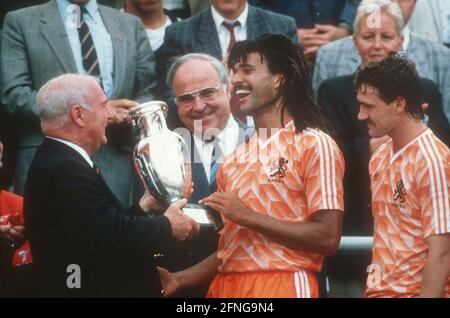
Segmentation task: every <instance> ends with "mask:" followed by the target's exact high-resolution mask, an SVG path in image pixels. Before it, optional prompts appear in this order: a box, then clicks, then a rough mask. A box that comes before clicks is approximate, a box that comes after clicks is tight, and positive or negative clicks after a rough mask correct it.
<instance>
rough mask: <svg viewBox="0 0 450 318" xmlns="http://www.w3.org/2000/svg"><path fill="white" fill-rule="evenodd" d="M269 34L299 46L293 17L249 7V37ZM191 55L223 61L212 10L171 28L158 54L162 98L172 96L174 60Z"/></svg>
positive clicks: (156, 53)
mask: <svg viewBox="0 0 450 318" xmlns="http://www.w3.org/2000/svg"><path fill="white" fill-rule="evenodd" d="M265 33H280V34H285V35H286V36H288V37H289V38H290V39H292V41H294V42H296V43H298V37H297V27H296V24H295V20H294V19H293V18H291V17H288V16H285V15H281V14H277V13H273V12H269V11H266V10H262V9H259V8H256V7H253V6H249V9H248V18H247V38H248V39H254V38H257V37H259V36H261V35H263V34H265ZM188 53H205V54H209V55H211V56H214V57H215V58H217V59H219V60H222V52H221V50H220V42H219V35H218V33H217V30H216V26H215V24H214V20H213V17H212V13H211V10H210V9H207V10H205V11H203V12H201V13H199V14H197V15H195V16H192V17H190V18H189V19H186V20H184V21H180V22H178V23H174V24H172V25H170V26H169V27H167V29H166V34H165V36H164V44H163V45H162V46H161V47H160V48H159V49H158V50H157V51H156V52H155V55H156V61H157V74H158V78H159V84H160V96H161V97H163V98H167V97H168V96H169V93H168V92H169V89H168V87H167V86H166V85H165V84H166V83H165V81H166V76H167V74H166V73H167V69H168V67H169V65H170V63H171V60H172V59H173V58H174V57H177V56H181V55H184V54H188Z"/></svg>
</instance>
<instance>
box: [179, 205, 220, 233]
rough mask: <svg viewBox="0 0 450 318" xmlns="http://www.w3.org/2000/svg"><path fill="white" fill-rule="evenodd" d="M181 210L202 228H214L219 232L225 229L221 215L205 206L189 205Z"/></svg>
mask: <svg viewBox="0 0 450 318" xmlns="http://www.w3.org/2000/svg"><path fill="white" fill-rule="evenodd" d="M181 210H182V211H183V213H185V214H186V215H188V216H190V217H191V218H193V219H194V220H195V222H197V223H198V224H200V227H205V228H214V229H215V230H217V231H218V230H220V229H221V228H222V227H223V222H222V218H221V216H220V213H219V212H217V211H215V210H213V209H211V208H209V207H207V206H205V205H202V204H195V203H188V204H186V206H185V207H184V208H182V209H181Z"/></svg>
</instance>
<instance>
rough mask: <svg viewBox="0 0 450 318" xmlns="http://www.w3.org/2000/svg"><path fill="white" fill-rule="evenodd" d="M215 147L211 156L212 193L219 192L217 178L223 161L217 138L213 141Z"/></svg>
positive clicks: (210, 185)
mask: <svg viewBox="0 0 450 318" xmlns="http://www.w3.org/2000/svg"><path fill="white" fill-rule="evenodd" d="M213 145H214V148H213V151H212V154H211V169H210V173H209V188H210V190H211V192H215V191H216V190H217V183H216V176H217V171H218V170H219V165H220V160H221V159H222V149H221V147H220V144H219V140H218V139H217V138H216V140H215V141H213Z"/></svg>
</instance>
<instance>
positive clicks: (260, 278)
mask: <svg viewBox="0 0 450 318" xmlns="http://www.w3.org/2000/svg"><path fill="white" fill-rule="evenodd" d="M206 297H208V298H317V297H319V289H318V286H317V280H316V275H315V274H314V273H313V272H310V271H305V270H301V271H298V272H287V271H264V272H248V273H219V274H218V275H216V277H215V278H214V280H213V281H212V283H211V286H210V287H209V290H208V294H207V295H206Z"/></svg>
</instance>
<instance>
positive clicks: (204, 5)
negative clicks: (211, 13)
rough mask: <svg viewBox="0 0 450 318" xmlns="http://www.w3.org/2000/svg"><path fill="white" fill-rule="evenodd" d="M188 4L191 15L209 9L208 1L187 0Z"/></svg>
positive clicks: (209, 2) (209, 3)
mask: <svg viewBox="0 0 450 318" xmlns="http://www.w3.org/2000/svg"><path fill="white" fill-rule="evenodd" d="M188 2H189V7H190V8H191V15H195V14H197V13H199V12H200V11H203V10H205V9H208V8H210V7H211V1H209V0H188Z"/></svg>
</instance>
